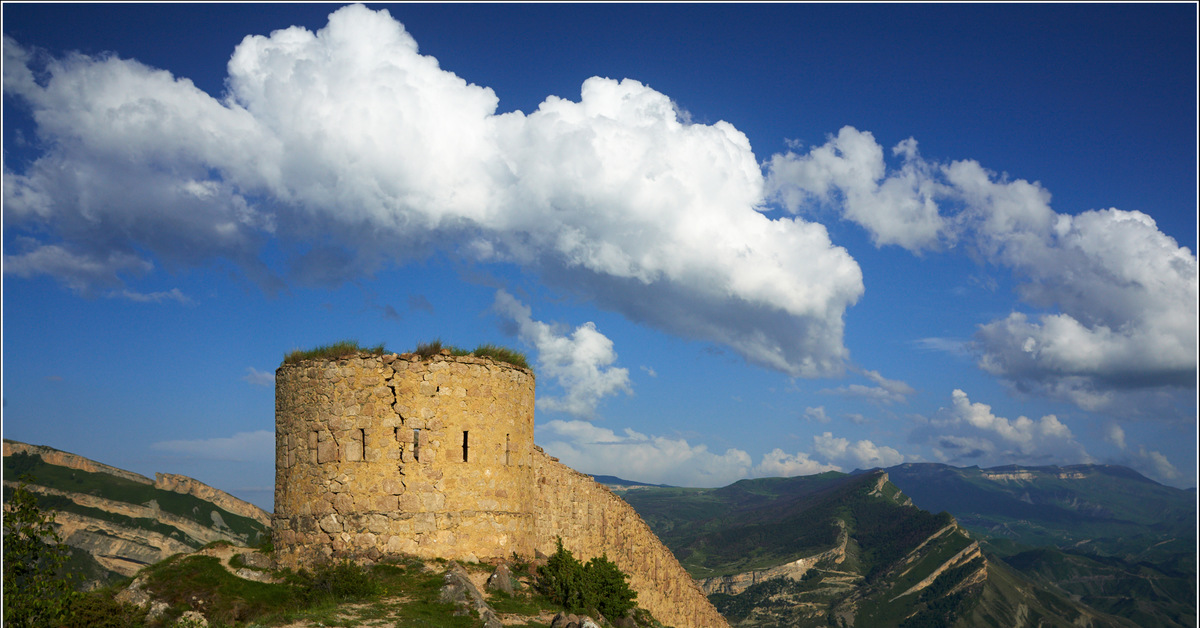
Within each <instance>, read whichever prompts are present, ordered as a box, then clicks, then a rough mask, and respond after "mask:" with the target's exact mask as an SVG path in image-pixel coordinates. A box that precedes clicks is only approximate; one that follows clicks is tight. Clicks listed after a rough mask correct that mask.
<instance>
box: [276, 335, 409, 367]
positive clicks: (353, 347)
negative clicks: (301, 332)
mask: <svg viewBox="0 0 1200 628" xmlns="http://www.w3.org/2000/svg"><path fill="white" fill-rule="evenodd" d="M386 352H387V350H386V349H384V347H383V343H380V344H378V345H375V346H374V347H360V346H359V344H358V341H357V340H342V341H340V342H335V343H333V344H328V345H321V346H319V347H314V348H312V349H308V350H302V349H296V350H295V351H292V352H291V353H289V354H287V356H286V357H284V358H283V363H284V364H295V363H297V362H302V361H304V360H311V359H313V358H324V359H336V358H344V357H348V356H352V355H357V354H359V353H370V354H374V355H383V354H384V353H386Z"/></svg>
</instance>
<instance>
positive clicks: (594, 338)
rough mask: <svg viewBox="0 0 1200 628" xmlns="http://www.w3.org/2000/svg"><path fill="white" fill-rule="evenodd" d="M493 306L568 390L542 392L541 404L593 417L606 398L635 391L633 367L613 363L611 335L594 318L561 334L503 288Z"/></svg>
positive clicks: (543, 369)
mask: <svg viewBox="0 0 1200 628" xmlns="http://www.w3.org/2000/svg"><path fill="white" fill-rule="evenodd" d="M495 309H496V311H497V312H499V313H500V314H502V315H504V316H506V317H508V318H509V319H510V320H512V321H513V322H514V323H515V324H516V325H517V333H518V335H519V336H520V338H521V340H522V341H524V342H526V343H529V344H530V345H532V346H533V347H534V348H535V349H536V350H537V362H538V367H539V370H540V371H541V372H542V373H545V374H546V375H549V376H550V377H552V378H554V380H555V381H556V382H557V383H558V385H559V386H561V387H562V388H563V390H565V391H566V395H565V396H564V397H539V398H538V400H537V403H538V405H539V406H541V407H542V408H544V409H546V410H551V411H554V410H557V411H562V412H567V413H569V414H573V415H575V416H577V417H581V418H590V417H592V416H594V415H595V413H596V406H597V405H598V404H599V403H600V400H601V399H603V398H604V397H608V396H610V395H615V394H617V393H618V392H622V391H623V392H625V393H626V394H629V393H631V392H632V391H631V390H630V387H629V369H624V368H618V367H615V366H612V364H613V363H614V362H616V361H617V352H616V351H615V350H613V343H612V340H609V338H608V337H607V336H605V335H604V334H602V333H600V332H599V331H598V330H597V329H596V325H595V324H594V323H591V322H587V323H584V324H582V325H580V326H579V327H576V328H575V331H573V332H571V333H570V335H566V334H560V333H558V332H557V331H556V330H555V329H554V328H553V327H552V326H550V325H548V324H546V323H543V322H541V321H535V320H533V318H532V315H531V310H530V309H529V307H528V306H526V305H525V304H523V303H521V302H520V301H518V300H517V299H516V298H515V297H513V296H512V295H511V294H509V293H507V292H505V291H504V290H499V291H497V292H496V303H495Z"/></svg>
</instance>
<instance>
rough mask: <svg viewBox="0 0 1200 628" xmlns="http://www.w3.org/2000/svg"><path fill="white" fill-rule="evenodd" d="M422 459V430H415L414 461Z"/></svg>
mask: <svg viewBox="0 0 1200 628" xmlns="http://www.w3.org/2000/svg"><path fill="white" fill-rule="evenodd" d="M420 459H421V428H415V429H413V461H419V460H420Z"/></svg>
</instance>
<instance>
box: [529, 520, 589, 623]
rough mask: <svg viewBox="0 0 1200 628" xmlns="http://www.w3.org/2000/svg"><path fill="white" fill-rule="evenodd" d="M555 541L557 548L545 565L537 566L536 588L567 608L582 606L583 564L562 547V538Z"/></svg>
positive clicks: (572, 608)
mask: <svg viewBox="0 0 1200 628" xmlns="http://www.w3.org/2000/svg"><path fill="white" fill-rule="evenodd" d="M557 543H558V549H557V550H556V551H555V552H554V554H552V555H551V556H550V558H549V560H547V561H546V564H545V565H542V566H541V567H538V588H539V589H540V590H541V592H542V594H543V595H545V596H546V597H548V598H550V600H551V601H553V602H554V603H556V604H561V605H562V606H563V607H564V608H566V609H567V610H575V609H580V608H583V602H584V582H583V565H582V564H580V562H579V561H578V560H576V558H575V556H574V555H573V554H571V552H570V551H569V550H567V549H564V548H563V544H562V538H559V539H558V540H557Z"/></svg>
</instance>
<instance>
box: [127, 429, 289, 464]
mask: <svg viewBox="0 0 1200 628" xmlns="http://www.w3.org/2000/svg"><path fill="white" fill-rule="evenodd" d="M150 448H151V449H153V450H155V451H163V452H167V453H171V454H176V455H181V456H186V457H189V458H195V459H199V460H224V461H228V462H263V461H269V460H272V459H274V456H275V432H273V431H268V430H258V431H254V432H238V433H237V434H234V435H233V436H230V437H228V438H203V439H197V440H167V441H159V442H157V443H153V444H151V445H150Z"/></svg>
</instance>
